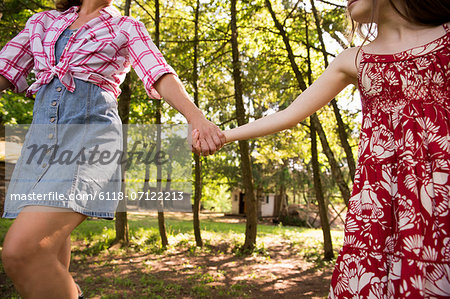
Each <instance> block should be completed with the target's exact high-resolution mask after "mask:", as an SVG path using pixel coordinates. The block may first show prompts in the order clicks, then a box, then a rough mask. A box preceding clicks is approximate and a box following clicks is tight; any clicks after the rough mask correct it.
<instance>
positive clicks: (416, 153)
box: [193, 0, 450, 298]
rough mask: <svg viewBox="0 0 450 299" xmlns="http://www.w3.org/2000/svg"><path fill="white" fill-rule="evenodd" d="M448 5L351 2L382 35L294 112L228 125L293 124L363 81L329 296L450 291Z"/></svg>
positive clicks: (236, 134)
mask: <svg viewBox="0 0 450 299" xmlns="http://www.w3.org/2000/svg"><path fill="white" fill-rule="evenodd" d="M449 8H450V1H448V0H408V1H406V0H397V1H396V0H349V1H348V11H349V14H350V16H351V18H352V19H353V21H355V22H358V23H362V24H376V27H377V36H376V38H375V39H374V40H373V41H372V42H370V43H369V44H367V45H363V46H362V47H358V48H351V49H348V50H345V51H344V52H343V53H342V54H340V55H339V56H338V57H337V58H336V59H335V60H334V61H333V63H332V64H331V65H330V66H329V67H328V69H327V70H326V71H325V72H324V73H323V74H322V76H321V77H320V78H319V79H317V81H316V82H314V84H312V85H311V87H309V88H308V89H307V90H306V91H304V92H303V93H302V94H301V95H300V96H299V97H298V98H297V99H296V100H295V101H294V102H293V103H292V104H291V105H290V106H289V107H288V108H287V109H285V110H283V111H280V112H277V113H275V114H272V115H269V116H267V117H264V118H262V119H259V120H256V121H255V122H252V123H249V124H247V125H244V126H242V127H238V128H235V129H232V130H229V131H225V136H226V138H227V142H231V141H234V140H243V139H248V138H253V137H258V136H264V135H268V134H272V133H275V132H278V131H281V130H284V129H287V128H291V127H293V126H295V125H296V124H297V123H299V122H300V121H302V120H304V119H305V118H306V117H308V116H309V115H311V114H312V113H314V112H315V111H317V110H318V109H320V108H321V107H322V106H324V105H326V104H327V103H328V102H329V101H330V100H331V99H332V98H334V97H335V96H336V94H338V93H339V92H340V91H341V90H342V89H344V88H345V87H346V86H347V85H348V84H355V85H358V87H359V89H360V93H361V99H362V112H363V121H362V126H361V137H360V143H359V155H358V156H359V160H358V169H357V173H356V176H355V181H354V187H353V193H352V197H351V199H350V202H349V206H348V214H347V219H346V226H345V238H344V246H343V249H342V250H341V252H340V254H339V257H338V259H337V263H336V268H335V271H334V274H333V277H332V281H331V289H330V294H329V297H330V298H407V297H408V298H444V297H445V298H449V297H450V215H449V200H450V195H449V194H450V180H449V178H450V175H449V174H450V121H449V119H450V84H449V82H450V81H449V79H450V78H449V77H450V66H449V63H450V49H449V41H450V28H449V25H448V24H447V22H449V21H450V11H449ZM373 26H375V25H373ZM193 134H194V136H193V137H194V138H196V132H194V133H193ZM194 140H195V139H194Z"/></svg>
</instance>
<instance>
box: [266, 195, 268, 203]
mask: <svg viewBox="0 0 450 299" xmlns="http://www.w3.org/2000/svg"><path fill="white" fill-rule="evenodd" d="M266 203H269V195H266Z"/></svg>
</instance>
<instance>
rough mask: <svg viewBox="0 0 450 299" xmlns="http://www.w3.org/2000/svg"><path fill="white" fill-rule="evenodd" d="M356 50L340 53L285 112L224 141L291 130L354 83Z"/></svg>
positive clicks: (238, 130) (239, 129)
mask: <svg viewBox="0 0 450 299" xmlns="http://www.w3.org/2000/svg"><path fill="white" fill-rule="evenodd" d="M357 51H358V50H357V49H355V48H353V49H348V50H346V51H344V52H342V53H341V54H340V55H339V56H338V57H336V59H335V60H334V61H333V63H331V64H330V66H329V67H328V68H327V69H326V70H325V72H324V73H323V74H322V75H321V76H320V77H319V78H318V79H317V80H316V81H315V82H314V83H313V84H312V85H311V86H310V87H309V88H308V89H306V90H305V91H304V92H303V93H302V94H300V96H298V97H297V99H295V101H294V102H292V104H291V105H289V107H287V108H286V109H284V110H282V111H279V112H277V113H274V114H271V115H268V116H265V117H263V118H260V119H258V120H256V121H254V122H251V123H248V124H246V125H243V126H241V127H237V128H234V129H231V130H227V131H224V133H225V137H226V142H232V141H235V140H246V139H250V138H255V137H260V136H265V135H269V134H273V133H276V132H279V131H282V130H285V129H289V128H292V127H294V126H295V125H297V124H298V123H299V122H301V121H302V120H304V119H306V118H307V117H308V116H310V115H311V114H313V113H314V112H316V111H317V110H319V109H320V108H321V107H323V106H325V105H326V104H327V103H328V102H330V101H331V100H332V99H333V98H334V97H335V96H336V95H337V94H338V93H339V92H340V91H342V89H344V88H345V87H346V86H347V85H349V84H351V83H354V84H356V82H357V69H356V64H355V57H356V54H357ZM194 138H196V136H194Z"/></svg>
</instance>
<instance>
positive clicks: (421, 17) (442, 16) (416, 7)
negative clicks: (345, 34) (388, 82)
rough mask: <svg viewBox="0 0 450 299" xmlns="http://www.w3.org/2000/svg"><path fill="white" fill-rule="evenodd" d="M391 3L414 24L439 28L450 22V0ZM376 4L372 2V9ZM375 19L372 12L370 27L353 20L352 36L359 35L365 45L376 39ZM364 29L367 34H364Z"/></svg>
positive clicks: (401, 0) (413, 0)
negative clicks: (368, 41)
mask: <svg viewBox="0 0 450 299" xmlns="http://www.w3.org/2000/svg"><path fill="white" fill-rule="evenodd" d="M394 2H395V3H394ZM389 3H390V5H392V7H393V8H394V10H395V11H396V12H397V13H398V14H399V15H400V16H401V17H403V18H404V19H405V20H407V21H409V22H412V23H416V24H422V25H430V26H431V25H435V26H438V25H442V24H445V23H448V22H450V0H397V1H395V0H389ZM376 4H377V0H372V7H376ZM374 19H375V11H374V10H372V15H371V21H370V22H369V24H368V25H364V24H359V23H357V22H355V21H353V20H352V21H351V23H352V33H351V34H352V36H354V34H355V33H358V34H359V35H360V36H361V37H362V38H363V39H364V42H363V44H364V43H365V42H366V41H367V40H370V39H371V38H373V37H375V36H376V32H375V29H376V25H374ZM364 27H366V30H365V31H367V32H366V33H363V28H364Z"/></svg>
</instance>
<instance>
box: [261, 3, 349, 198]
mask: <svg viewBox="0 0 450 299" xmlns="http://www.w3.org/2000/svg"><path fill="white" fill-rule="evenodd" d="M265 3H266V7H267V9H268V10H269V12H270V15H271V16H272V19H273V22H274V24H275V27H276V28H277V30H278V31H279V34H280V35H281V37H282V39H283V42H284V45H285V47H286V51H287V54H288V58H289V61H290V63H291V67H292V70H293V72H294V75H295V78H296V79H297V82H298V85H299V87H300V89H301V90H302V91H304V90H306V83H305V81H304V80H303V76H302V73H301V72H300V68H299V67H298V65H297V62H296V61H295V55H294V52H293V50H292V47H291V43H290V39H289V36H288V34H287V32H286V30H285V29H284V26H283V25H282V24H281V23H280V21H279V20H278V19H277V16H276V14H275V11H274V10H273V7H272V3H271V2H270V0H265ZM311 121H312V123H313V124H314V125H315V127H316V129H317V133H318V135H319V138H320V141H321V143H322V148H323V151H324V153H325V155H326V156H327V159H328V163H329V164H330V168H331V173H332V175H333V178H334V180H335V181H336V184H337V185H338V187H339V190H340V192H341V195H342V197H343V199H344V201H345V203H346V204H348V200H349V199H350V189H349V188H348V185H347V183H346V182H345V179H344V176H343V174H342V171H341V169H340V167H339V164H338V163H337V161H336V158H335V157H334V154H333V151H332V150H331V148H330V145H329V143H328V140H327V136H326V134H325V131H324V129H323V127H322V124H321V123H320V120H319V117H318V116H317V114H313V115H311Z"/></svg>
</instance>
